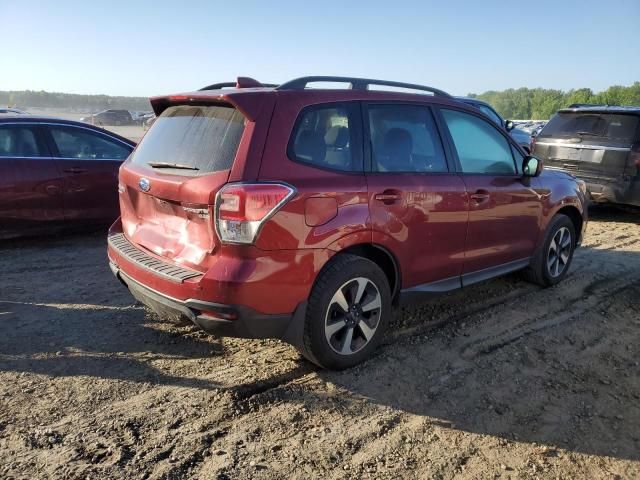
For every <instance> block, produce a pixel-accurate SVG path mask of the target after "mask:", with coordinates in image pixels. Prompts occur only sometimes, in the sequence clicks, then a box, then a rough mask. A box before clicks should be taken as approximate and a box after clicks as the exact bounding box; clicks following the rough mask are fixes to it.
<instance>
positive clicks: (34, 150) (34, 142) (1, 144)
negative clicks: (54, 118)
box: [0, 125, 49, 157]
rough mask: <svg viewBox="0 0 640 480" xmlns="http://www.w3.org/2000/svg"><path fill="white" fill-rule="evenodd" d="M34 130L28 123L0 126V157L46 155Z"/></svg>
mask: <svg viewBox="0 0 640 480" xmlns="http://www.w3.org/2000/svg"><path fill="white" fill-rule="evenodd" d="M46 156H49V154H48V152H45V148H44V147H43V145H42V144H41V143H40V142H39V141H38V138H37V136H36V132H35V130H33V128H32V127H30V126H28V125H1V126H0V157H46Z"/></svg>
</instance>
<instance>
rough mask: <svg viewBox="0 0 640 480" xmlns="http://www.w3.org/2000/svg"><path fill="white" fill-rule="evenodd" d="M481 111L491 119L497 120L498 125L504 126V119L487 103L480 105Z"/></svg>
mask: <svg viewBox="0 0 640 480" xmlns="http://www.w3.org/2000/svg"><path fill="white" fill-rule="evenodd" d="M480 111H481V112H482V113H484V114H485V115H487V116H488V117H489V118H490V119H491V120H493V121H494V122H496V125H500V126H502V119H501V118H500V117H499V116H498V114H497V113H496V112H494V111H493V110H492V109H490V108H489V107H487V106H486V105H480Z"/></svg>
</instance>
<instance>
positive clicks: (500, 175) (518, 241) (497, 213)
mask: <svg viewBox="0 0 640 480" xmlns="http://www.w3.org/2000/svg"><path fill="white" fill-rule="evenodd" d="M440 113H441V115H442V119H443V121H444V124H445V125H446V126H447V130H448V135H447V137H448V139H449V141H450V142H451V144H452V146H453V151H454V154H455V156H456V160H457V164H458V169H459V171H460V174H461V177H462V179H463V181H464V183H465V185H466V188H467V191H468V195H469V228H468V229H467V239H466V245H465V259H464V268H463V279H462V281H463V285H464V284H470V283H474V282H476V281H481V280H483V279H485V278H488V277H491V276H494V275H496V274H498V273H500V272H499V271H507V270H510V269H517V268H518V267H521V266H525V265H526V264H527V263H528V259H529V257H531V256H532V255H533V252H534V249H535V246H536V241H537V238H538V232H539V219H540V216H541V210H542V203H541V197H540V195H539V194H538V193H537V192H536V187H537V182H538V179H536V178H533V179H531V178H524V177H523V176H522V174H521V173H520V171H519V170H520V168H521V167H520V166H518V164H517V163H516V158H514V155H516V156H517V157H518V158H517V160H518V162H520V163H521V161H522V155H521V154H520V153H519V151H518V150H517V148H516V147H515V146H514V145H513V144H512V143H511V140H510V139H509V138H508V136H507V135H506V134H504V133H503V132H502V130H501V129H498V128H497V127H496V126H495V125H493V124H492V123H491V122H489V121H487V120H486V119H485V118H483V117H481V116H480V115H475V114H471V113H468V112H465V111H461V110H457V109H453V108H441V109H440ZM487 269H491V270H488V271H487ZM482 271H484V272H482Z"/></svg>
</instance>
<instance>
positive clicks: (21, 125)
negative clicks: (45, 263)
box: [0, 115, 135, 238]
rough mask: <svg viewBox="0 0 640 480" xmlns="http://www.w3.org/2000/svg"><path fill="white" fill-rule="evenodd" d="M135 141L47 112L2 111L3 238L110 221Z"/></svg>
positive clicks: (0, 225)
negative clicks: (122, 170)
mask: <svg viewBox="0 0 640 480" xmlns="http://www.w3.org/2000/svg"><path fill="white" fill-rule="evenodd" d="M134 147H135V143H133V142H132V141H130V140H127V139H126V138H123V137H120V136H118V135H116V134H114V133H111V132H107V131H105V130H102V129H101V128H97V127H92V126H90V125H86V124H83V123H79V122H74V121H71V120H63V119H57V118H49V117H36V116H32V115H29V116H24V117H0V238H8V237H16V236H22V235H30V234H42V233H47V232H50V231H53V230H60V229H61V228H65V227H73V226H79V225H87V224H106V223H111V222H113V220H114V219H115V218H116V217H118V193H117V186H118V182H117V177H118V168H120V165H121V164H122V162H123V161H124V160H125V159H126V158H127V157H128V156H129V154H130V153H131V151H132V150H133V148H134Z"/></svg>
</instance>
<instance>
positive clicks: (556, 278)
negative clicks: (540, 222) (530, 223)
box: [524, 213, 576, 287]
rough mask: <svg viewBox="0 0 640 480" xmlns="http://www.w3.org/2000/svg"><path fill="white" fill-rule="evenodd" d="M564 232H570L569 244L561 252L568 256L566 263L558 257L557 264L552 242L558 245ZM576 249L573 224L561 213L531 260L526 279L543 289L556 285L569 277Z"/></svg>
mask: <svg viewBox="0 0 640 480" xmlns="http://www.w3.org/2000/svg"><path fill="white" fill-rule="evenodd" d="M563 232H568V233H569V235H570V238H569V243H568V245H567V247H565V248H566V250H561V251H564V252H565V253H566V255H567V256H566V261H563V260H562V258H563V256H560V255H559V256H557V262H554V256H553V254H552V252H551V250H552V246H551V244H552V242H553V243H554V244H557V243H558V241H559V239H560V238H564V237H562V236H561V234H562V233H563ZM562 243H563V244H564V243H565V242H564V241H563V242H562ZM556 248H557V247H556ZM575 248H576V231H575V227H574V226H573V222H572V221H571V219H570V218H569V217H567V216H566V215H563V214H561V213H560V214H557V215H556V216H554V217H553V218H552V219H551V222H550V223H549V226H548V227H547V232H546V233H545V236H544V241H543V242H542V246H541V247H540V248H539V249H538V250H537V252H536V254H535V256H534V257H533V259H532V260H531V265H530V266H529V268H528V269H526V270H525V271H524V274H525V278H526V279H527V280H529V281H530V282H533V283H537V284H538V285H541V286H543V287H550V286H552V285H556V284H557V283H559V282H561V281H562V280H563V279H564V277H566V276H567V272H568V271H569V267H570V266H571V261H572V260H573V252H574V251H575ZM560 269H561V270H560Z"/></svg>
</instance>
